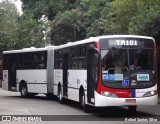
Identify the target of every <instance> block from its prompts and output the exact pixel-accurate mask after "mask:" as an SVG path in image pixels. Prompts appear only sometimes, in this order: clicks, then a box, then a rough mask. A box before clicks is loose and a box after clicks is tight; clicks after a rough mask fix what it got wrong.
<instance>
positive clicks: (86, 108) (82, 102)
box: [80, 91, 89, 113]
mask: <svg viewBox="0 0 160 124" xmlns="http://www.w3.org/2000/svg"><path fill="white" fill-rule="evenodd" d="M85 101H86V100H85V94H84V91H81V92H80V107H81V109H82V110H83V111H84V112H86V113H87V112H89V106H88V105H87V104H86V102H85Z"/></svg>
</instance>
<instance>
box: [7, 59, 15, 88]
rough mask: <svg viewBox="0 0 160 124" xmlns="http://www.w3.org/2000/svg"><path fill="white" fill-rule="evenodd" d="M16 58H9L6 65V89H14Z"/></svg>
mask: <svg viewBox="0 0 160 124" xmlns="http://www.w3.org/2000/svg"><path fill="white" fill-rule="evenodd" d="M16 59H17V57H15V56H11V57H9V61H8V62H9V64H8V89H9V90H14V89H15V88H16V66H17V65H16V61H17V60H16Z"/></svg>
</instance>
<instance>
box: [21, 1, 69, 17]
mask: <svg viewBox="0 0 160 124" xmlns="http://www.w3.org/2000/svg"><path fill="white" fill-rule="evenodd" d="M22 2H23V11H24V13H26V14H30V13H32V14H33V18H34V19H36V20H38V19H40V18H41V17H42V15H46V16H48V19H49V20H53V19H54V17H55V16H56V14H57V13H58V12H59V11H63V10H65V7H66V5H67V0H22Z"/></svg>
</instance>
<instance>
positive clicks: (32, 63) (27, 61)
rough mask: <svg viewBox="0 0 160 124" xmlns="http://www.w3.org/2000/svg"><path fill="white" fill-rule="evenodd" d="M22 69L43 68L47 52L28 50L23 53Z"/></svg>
mask: <svg viewBox="0 0 160 124" xmlns="http://www.w3.org/2000/svg"><path fill="white" fill-rule="evenodd" d="M23 58H24V63H23V68H24V69H45V68H46V63H47V52H46V51H40V52H28V53H24V54H23Z"/></svg>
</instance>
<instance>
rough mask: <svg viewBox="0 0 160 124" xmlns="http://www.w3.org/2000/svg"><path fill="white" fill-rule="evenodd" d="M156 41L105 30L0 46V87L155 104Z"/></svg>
mask: <svg viewBox="0 0 160 124" xmlns="http://www.w3.org/2000/svg"><path fill="white" fill-rule="evenodd" d="M157 83H158V79H157V72H156V44H155V41H154V39H153V38H152V37H146V36H136V35H109V36H98V37H91V38H89V39H86V40H81V41H77V42H71V43H67V44H64V45H60V46H49V47H45V48H25V49H22V50H11V51H4V52H3V82H2V87H3V89H4V90H9V91H13V90H14V91H15V90H16V91H19V92H20V94H21V96H22V97H28V96H34V95H36V94H46V95H47V96H51V95H56V96H58V100H59V102H60V103H62V102H65V99H70V100H73V101H77V102H79V103H80V106H81V107H82V108H83V110H84V111H87V110H88V108H89V106H95V107H105V106H127V107H128V108H129V109H130V110H131V111H136V108H137V106H138V105H156V104H157V101H158V92H157V85H158V84H157Z"/></svg>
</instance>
